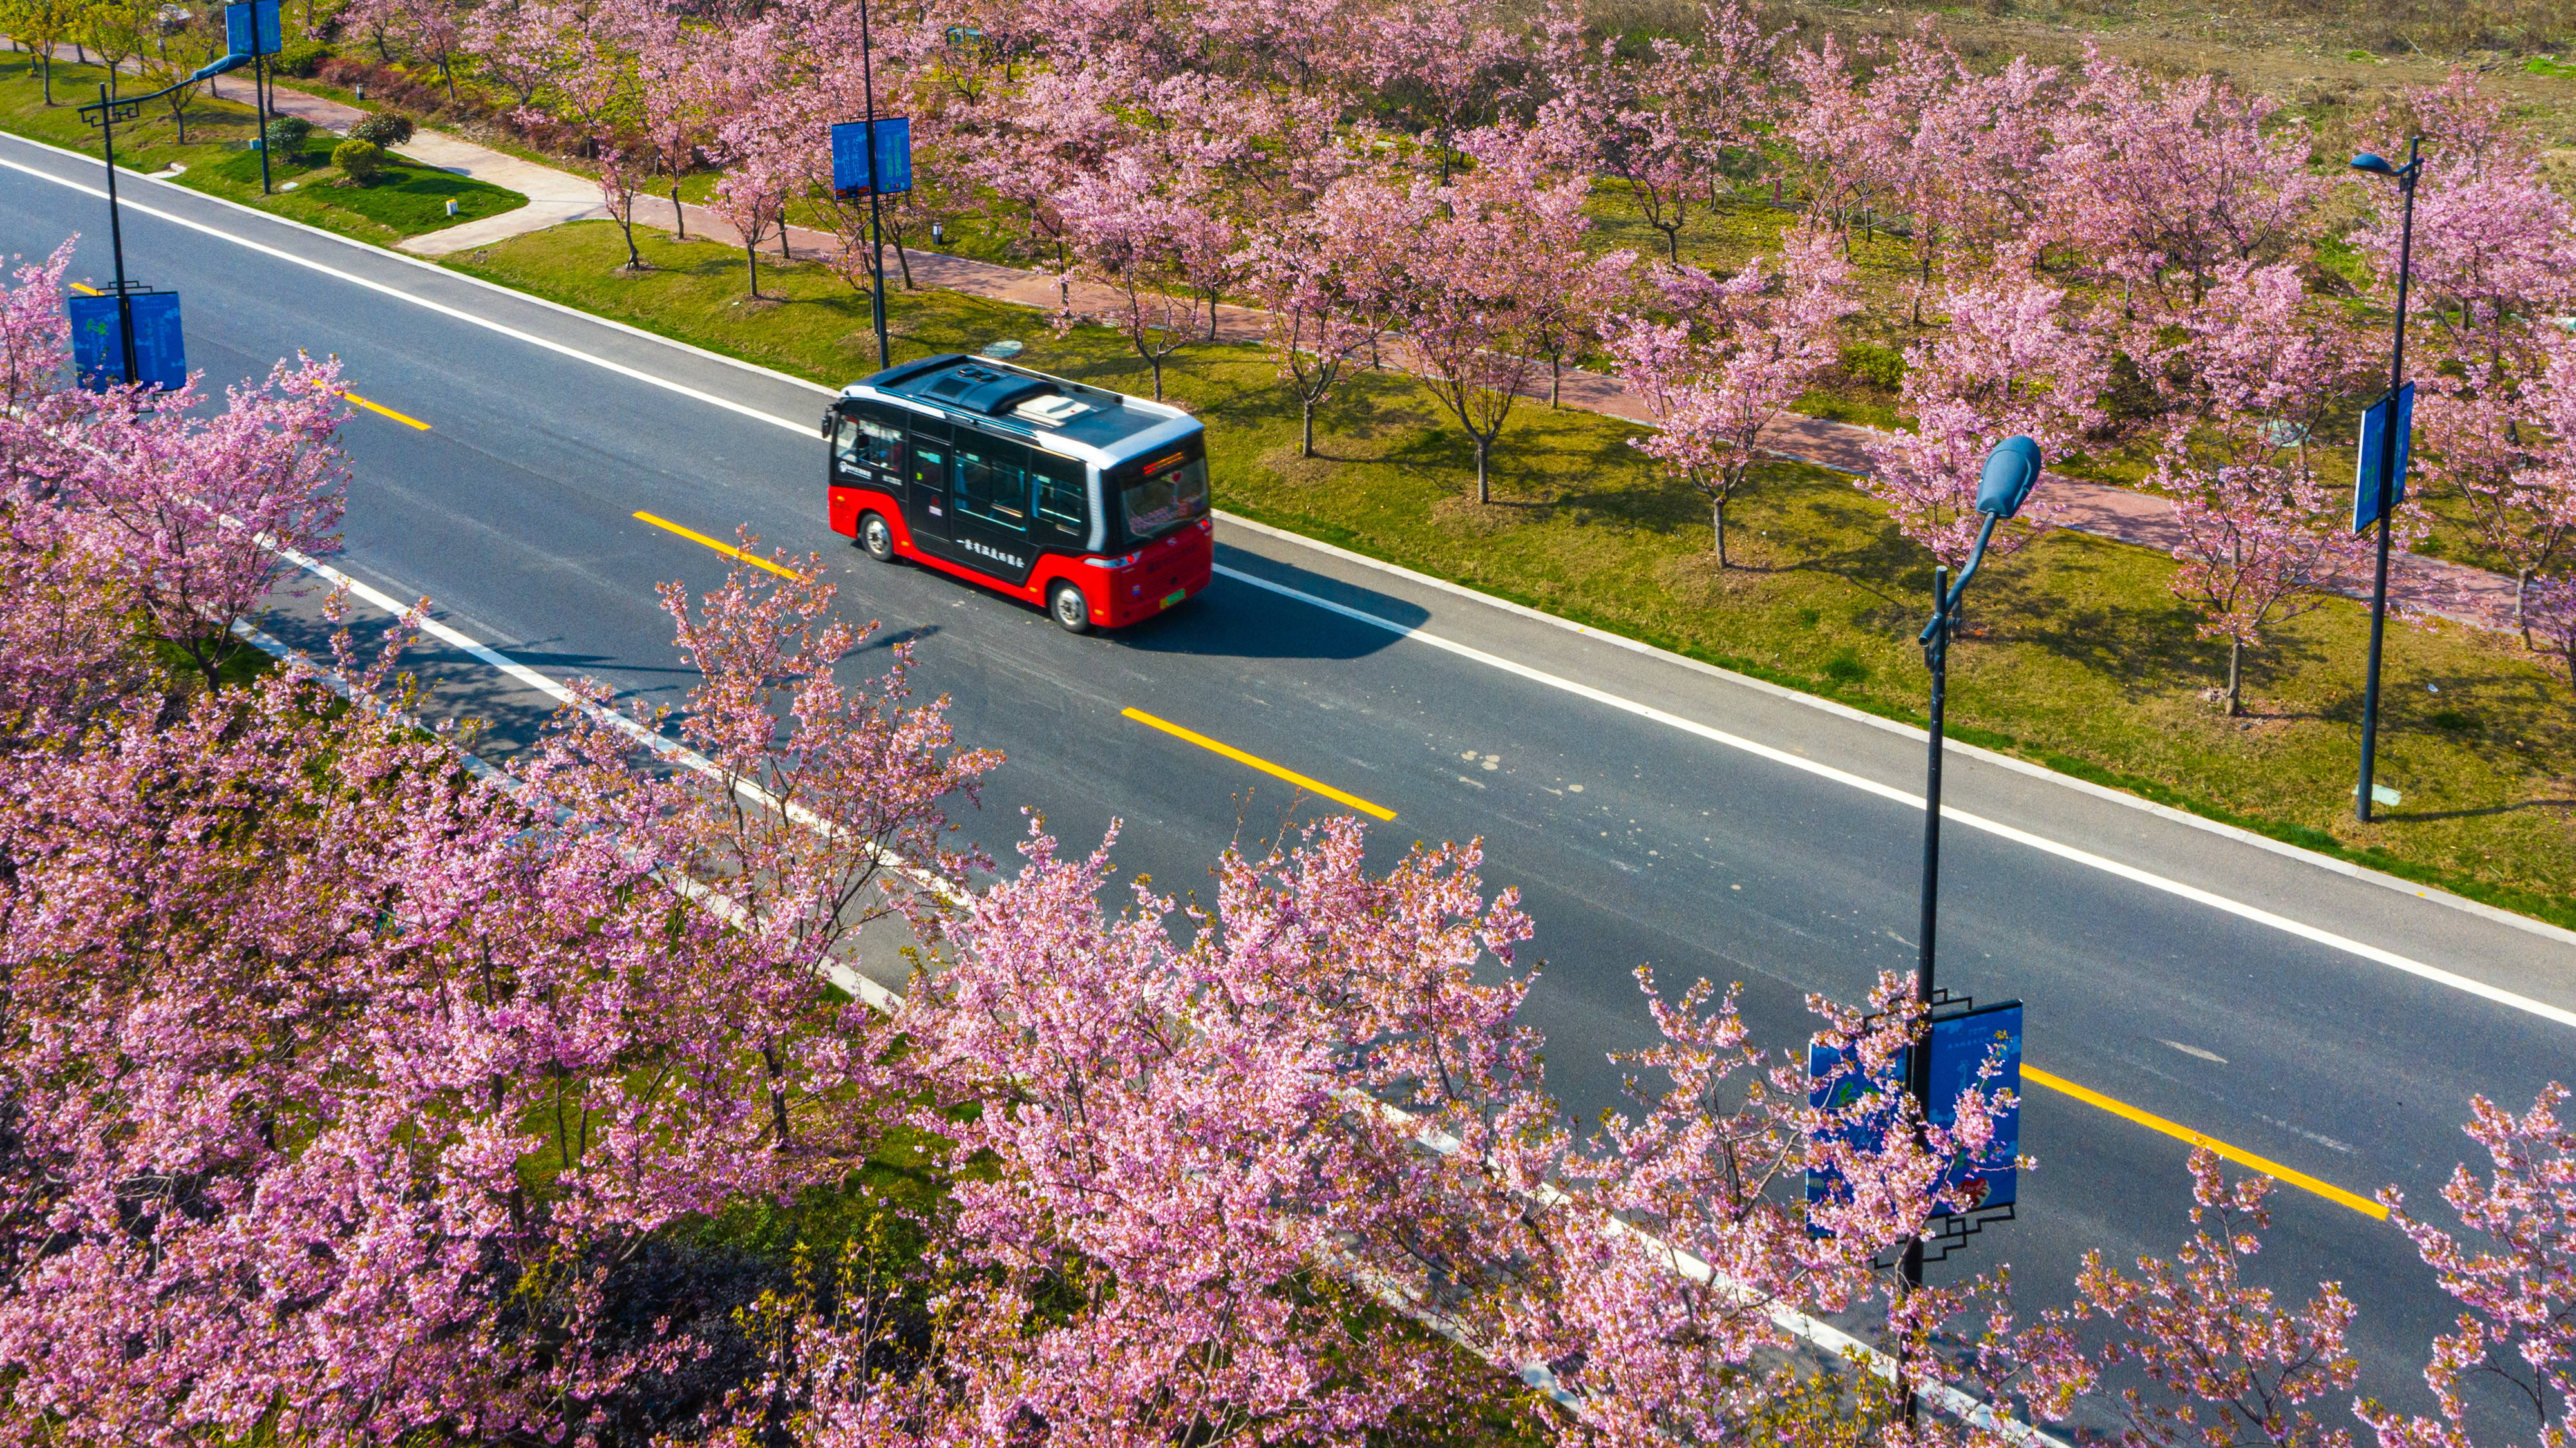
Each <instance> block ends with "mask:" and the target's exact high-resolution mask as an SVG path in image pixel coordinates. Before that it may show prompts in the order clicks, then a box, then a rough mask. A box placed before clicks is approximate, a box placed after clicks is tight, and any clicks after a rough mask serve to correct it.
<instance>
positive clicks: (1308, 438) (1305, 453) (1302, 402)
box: [1297, 397, 1315, 458]
mask: <svg viewBox="0 0 2576 1448" xmlns="http://www.w3.org/2000/svg"><path fill="white" fill-rule="evenodd" d="M1297 407H1298V411H1299V413H1300V414H1301V415H1300V416H1299V418H1298V421H1297V456H1299V457H1301V458H1310V457H1313V456H1314V455H1315V399H1313V398H1311V397H1301V398H1299V399H1298V400H1297Z"/></svg>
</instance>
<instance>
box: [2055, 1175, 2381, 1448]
mask: <svg viewBox="0 0 2576 1448" xmlns="http://www.w3.org/2000/svg"><path fill="white" fill-rule="evenodd" d="M2191 1181H2192V1208H2191V1220H2192V1225H2193V1226H2194V1227H2196V1228H2198V1230H2197V1231H2195V1232H2194V1233H2193V1234H2192V1237H2191V1240H2190V1241H2188V1242H2185V1243H2184V1244H2183V1245H2182V1247H2181V1248H2180V1249H2178V1250H2177V1251H2176V1252H2175V1253H2174V1255H2173V1258H2172V1260H2171V1261H2165V1260H2162V1259H2158V1258H2153V1257H2141V1258H2139V1259H2138V1263H2137V1275H2136V1276H2134V1277H2132V1276H2130V1275H2128V1274H2127V1273H2124V1272H2122V1271H2121V1270H2119V1269H2118V1268H2116V1267H2112V1266H2110V1265H2108V1264H2106V1263H2105V1262H2104V1261H2103V1259H2102V1254H2101V1253H2099V1252H2087V1253H2086V1254H2085V1256H2084V1266H2083V1270H2082V1271H2080V1272H2079V1273H2078V1274H2077V1275H2076V1279H2075V1290H2076V1300H2075V1305H2074V1308H2073V1311H2072V1313H2071V1314H2070V1315H2069V1319H2068V1320H2070V1321H2072V1322H2076V1323H2081V1322H2085V1321H2088V1320H2093V1319H2100V1320H2102V1321H2105V1322H2107V1323H2110V1324H2114V1325H2116V1327H2117V1329H2118V1331H2117V1334H2116V1335H2115V1336H2114V1338H2113V1340H2112V1341H2111V1342H2110V1343H2109V1344H2108V1345H2107V1346H2106V1347H2105V1348H2104V1350H2103V1352H2102V1354H2101V1357H2100V1363H2101V1365H2102V1366H2103V1367H2106V1368H2116V1367H2120V1366H2122V1365H2125V1364H2130V1363H2134V1364H2135V1365H2136V1366H2137V1367H2138V1369H2139V1370H2140V1371H2142V1372H2143V1373H2144V1375H2145V1377H2146V1378H2147V1380H2148V1382H2149V1383H2150V1384H2152V1385H2153V1387H2154V1388H2155V1389H2156V1390H2157V1392H2156V1395H2155V1396H2152V1397H2151V1396H2150V1395H2149V1394H2148V1393H2147V1392H2146V1391H2144V1390H2141V1389H2138V1388H2127V1389H2124V1390H2122V1392H2121V1394H2120V1403H2121V1407H2122V1410H2123V1414H2124V1416H2125V1417H2126V1418H2127V1419H2128V1423H2129V1430H2128V1434H2127V1440H2128V1441H2130V1442H2133V1443H2138V1444H2149V1443H2155V1444H2163V1443H2177V1442H2186V1441H2197V1442H2203V1443H2222V1442H2225V1443H2234V1442H2247V1441H2251V1442H2256V1443H2264V1444H2275V1445H2280V1448H2349V1445H2350V1444H2351V1442H2352V1434H2351V1433H2350V1431H2349V1430H2347V1429H2343V1428H2339V1427H2333V1426H2329V1425H2328V1424H2326V1423H2323V1422H2321V1421H2319V1420H2318V1418H2317V1416H2316V1413H2315V1411H2314V1410H2313V1409H2312V1408H2311V1407H2310V1406H2309V1405H2311V1404H2314V1403H2317V1402H2318V1401H2320V1400H2321V1399H2323V1398H2325V1397H2326V1396H2327V1395H2328V1394H2331V1393H2335V1392H2338V1391H2349V1390H2350V1389H2351V1387H2352V1385H2353V1383H2354V1381H2355V1379H2356V1378H2357V1377H2358V1375H2359V1364H2358V1362H2357V1361H2356V1359H2355V1358H2354V1357H2353V1355H2352V1354H2351V1352H2349V1351H2348V1350H2347V1349H2346V1347H2345V1345H2344V1335H2345V1333H2346V1332H2347V1331H2349V1330H2350V1328H2351V1326H2352V1322H2353V1318H2354V1317H2355V1315H2356V1309H2355V1308H2354V1306H2353V1304H2352V1302H2351V1300H2350V1299H2349V1298H2347V1297H2345V1296H2344V1293H2343V1286H2342V1284H2341V1283H2337V1282H2322V1283H2319V1284H2318V1285H2317V1291H2316V1295H2315V1296H2314V1297H2312V1298H2310V1299H2309V1300H2308V1302H2307V1303H2306V1304H2304V1305H2302V1306H2297V1307H2291V1306H2288V1305H2286V1304H2283V1303H2281V1302H2280V1301H2278V1300H2277V1299H2276V1297H2275V1295H2274V1293H2273V1292H2272V1290H2271V1289H2270V1288H2268V1287H2264V1286H2261V1285H2258V1284H2255V1283H2251V1282H2248V1281H2247V1280H2246V1279H2245V1267H2246V1264H2247V1263H2248V1262H2249V1261H2251V1259H2252V1258H2253V1257H2254V1256H2255V1255H2256V1254H2257V1253H2259V1252H2260V1251H2261V1250H2262V1246H2263V1242H2262V1237H2261V1235H2260V1233H2261V1232H2262V1231H2263V1229H2265V1228H2267V1227H2269V1226H2270V1225H2271V1220H2272V1215H2271V1211H2270V1209H2269V1208H2268V1207H2266V1206H2265V1205H2264V1200H2265V1198H2266V1197H2268V1196H2269V1195H2270V1193H2271V1191H2272V1188H2273V1186H2274V1183H2273V1182H2272V1181H2271V1179H2270V1178H2268V1177H2261V1176H2247V1177H2244V1178H2243V1179H2241V1180H2239V1181H2237V1182H2235V1183H2233V1184H2230V1183H2229V1182H2228V1181H2227V1180H2226V1177H2225V1174H2224V1172H2223V1171H2222V1170H2221V1168H2220V1166H2219V1159H2218V1153H2216V1152H2214V1151H2211V1150H2210V1149H2209V1148H2207V1147H2198V1148H2195V1149H2194V1150H2193V1151H2192V1154H2191Z"/></svg>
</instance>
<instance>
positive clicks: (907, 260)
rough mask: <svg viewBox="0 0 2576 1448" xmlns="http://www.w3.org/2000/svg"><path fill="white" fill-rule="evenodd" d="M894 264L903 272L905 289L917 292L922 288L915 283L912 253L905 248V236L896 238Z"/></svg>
mask: <svg viewBox="0 0 2576 1448" xmlns="http://www.w3.org/2000/svg"><path fill="white" fill-rule="evenodd" d="M894 264H895V266H896V267H898V268H900V269H901V270H902V272H903V289H904V290H905V291H907V292H917V291H919V290H921V288H919V287H917V286H915V285H913V280H912V253H911V252H908V251H906V250H904V249H903V238H902V237H900V236H898V237H896V238H895V239H894Z"/></svg>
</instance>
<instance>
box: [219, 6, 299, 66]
mask: <svg viewBox="0 0 2576 1448" xmlns="http://www.w3.org/2000/svg"><path fill="white" fill-rule="evenodd" d="M278 4H279V0H233V3H232V4H230V5H227V6H225V7H224V49H225V50H227V51H230V52H231V53H232V54H234V55H275V54H277V52H278V51H279V50H281V49H283V48H284V47H285V44H286V37H285V32H284V27H283V26H282V25H281V24H280V23H279V19H278Z"/></svg>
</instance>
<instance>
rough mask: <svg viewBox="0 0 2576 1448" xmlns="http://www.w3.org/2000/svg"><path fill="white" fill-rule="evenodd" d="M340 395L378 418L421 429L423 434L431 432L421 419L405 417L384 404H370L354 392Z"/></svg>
mask: <svg viewBox="0 0 2576 1448" xmlns="http://www.w3.org/2000/svg"><path fill="white" fill-rule="evenodd" d="M340 395H341V396H342V397H345V398H347V399H349V400H350V401H351V402H354V403H356V404H358V405H359V406H360V407H363V408H365V409H366V410H367V411H369V412H372V413H374V414H376V415H377V416H379V417H390V418H392V419H393V420H394V421H396V422H399V423H401V424H402V425H403V426H405V427H416V428H419V429H420V430H421V431H423V432H427V431H429V424H428V423H425V422H423V421H421V420H420V419H419V418H417V417H405V416H403V415H402V414H401V413H399V412H396V411H394V410H393V409H392V408H390V407H387V406H385V405H384V404H383V403H381V402H369V401H368V400H367V399H365V398H363V397H360V396H359V395H358V394H356V393H354V392H347V391H344V392H342V393H341V394H340Z"/></svg>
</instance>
